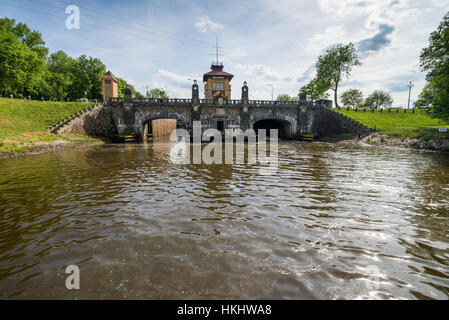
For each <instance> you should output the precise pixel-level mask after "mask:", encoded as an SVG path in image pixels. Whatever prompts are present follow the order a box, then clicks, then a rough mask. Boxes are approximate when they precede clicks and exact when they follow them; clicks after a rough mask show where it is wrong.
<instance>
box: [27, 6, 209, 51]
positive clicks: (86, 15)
mask: <svg viewBox="0 0 449 320" xmlns="http://www.w3.org/2000/svg"><path fill="white" fill-rule="evenodd" d="M25 1H30V2H33V3H40V4H43V5H45V6H47V7H51V8H55V9H61V10H64V9H65V8H62V7H58V6H54V5H51V4H47V3H44V2H41V1H38V0H25ZM23 9H25V10H26V9H29V8H23ZM30 10H31V9H30ZM83 10H84V9H83ZM81 16H82V17H88V18H91V19H94V20H101V21H104V22H106V23H110V24H113V25H120V26H122V27H124V28H128V29H132V30H136V31H139V32H145V33H148V30H144V29H142V28H136V27H133V26H128V25H125V24H123V23H119V22H115V21H110V20H107V19H103V18H100V17H96V16H92V15H89V14H86V13H83V14H82V15H81ZM153 33H154V32H153ZM156 36H159V37H161V36H163V37H166V38H171V39H172V40H175V41H181V42H185V43H186V44H188V45H192V46H195V47H198V46H199V45H198V44H194V43H191V42H190V41H188V40H185V39H177V38H176V37H174V36H171V35H168V36H164V35H158V34H156ZM178 37H179V36H178ZM203 46H204V45H203Z"/></svg>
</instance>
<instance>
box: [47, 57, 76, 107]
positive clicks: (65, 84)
mask: <svg viewBox="0 0 449 320" xmlns="http://www.w3.org/2000/svg"><path fill="white" fill-rule="evenodd" d="M47 66H48V71H49V72H48V76H47V82H48V85H49V86H50V87H51V88H52V91H53V95H54V96H55V97H56V99H57V100H59V101H61V100H64V99H65V98H66V96H67V90H68V88H69V87H70V85H71V84H72V81H73V70H74V68H75V66H76V61H75V59H72V58H71V57H69V56H68V55H67V54H66V53H65V52H64V51H58V52H55V53H53V54H51V55H50V57H49V58H48V60H47Z"/></svg>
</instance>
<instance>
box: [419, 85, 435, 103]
mask: <svg viewBox="0 0 449 320" xmlns="http://www.w3.org/2000/svg"><path fill="white" fill-rule="evenodd" d="M435 91H436V90H435V88H434V87H433V85H432V83H427V84H426V85H425V87H424V89H423V91H422V92H421V94H420V95H419V97H418V100H416V101H415V103H414V105H415V107H416V108H425V107H433V103H434V101H435V95H436V93H435Z"/></svg>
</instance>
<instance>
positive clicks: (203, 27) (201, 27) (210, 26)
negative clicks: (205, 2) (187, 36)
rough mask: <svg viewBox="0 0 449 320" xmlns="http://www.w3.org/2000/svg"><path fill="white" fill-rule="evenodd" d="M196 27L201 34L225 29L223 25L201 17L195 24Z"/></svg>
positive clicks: (206, 17)
mask: <svg viewBox="0 0 449 320" xmlns="http://www.w3.org/2000/svg"><path fill="white" fill-rule="evenodd" d="M195 27H196V28H197V29H198V31H199V32H201V33H206V32H208V31H209V30H210V31H217V30H222V29H224V26H223V25H222V24H219V23H216V22H213V21H212V20H211V19H210V18H209V17H208V16H202V17H199V18H198V19H197V20H196V22H195Z"/></svg>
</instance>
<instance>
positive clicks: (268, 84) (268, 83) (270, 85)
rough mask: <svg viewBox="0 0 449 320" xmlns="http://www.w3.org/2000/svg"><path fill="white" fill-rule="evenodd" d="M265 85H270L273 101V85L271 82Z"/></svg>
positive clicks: (272, 99)
mask: <svg viewBox="0 0 449 320" xmlns="http://www.w3.org/2000/svg"><path fill="white" fill-rule="evenodd" d="M267 86H270V87H271V101H274V95H273V91H274V87H273V85H272V84H271V83H267Z"/></svg>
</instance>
